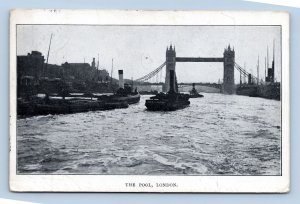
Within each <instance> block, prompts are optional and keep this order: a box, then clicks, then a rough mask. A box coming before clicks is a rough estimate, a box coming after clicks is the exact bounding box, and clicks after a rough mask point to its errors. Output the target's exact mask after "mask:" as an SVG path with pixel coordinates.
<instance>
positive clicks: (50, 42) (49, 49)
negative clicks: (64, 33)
mask: <svg viewBox="0 0 300 204" xmlns="http://www.w3.org/2000/svg"><path fill="white" fill-rule="evenodd" d="M52 36H53V33H51V36H50V43H49V48H48V53H47V61H46V69H47V67H48V60H49V54H50V48H51V41H52ZM43 77H45V69H43Z"/></svg>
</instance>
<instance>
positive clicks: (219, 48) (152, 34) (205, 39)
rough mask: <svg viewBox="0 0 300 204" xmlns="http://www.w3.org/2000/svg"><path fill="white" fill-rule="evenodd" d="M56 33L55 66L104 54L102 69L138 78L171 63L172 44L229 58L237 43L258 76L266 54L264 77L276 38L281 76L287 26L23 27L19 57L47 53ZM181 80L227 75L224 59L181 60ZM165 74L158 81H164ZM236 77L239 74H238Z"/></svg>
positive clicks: (185, 52) (242, 60)
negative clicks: (168, 55) (283, 28)
mask: <svg viewBox="0 0 300 204" xmlns="http://www.w3.org/2000/svg"><path fill="white" fill-rule="evenodd" d="M51 33H53V38H52V44H51V50H50V55H49V63H50V64H58V65H60V64H62V63H64V62H66V61H67V62H70V63H71V62H84V60H85V62H88V63H91V62H92V58H93V57H95V58H96V61H97V58H98V54H99V65H100V68H105V69H107V70H108V71H109V73H110V72H111V67H112V65H111V64H112V63H111V61H112V58H113V59H114V72H113V76H114V77H117V70H118V69H123V70H124V77H125V78H131V77H133V79H137V78H139V77H142V76H144V75H145V74H147V73H149V72H151V71H152V70H154V69H155V68H157V67H158V66H159V65H161V64H162V63H163V62H164V61H165V52H166V47H167V46H168V45H170V44H172V45H175V47H176V55H177V56H178V57H223V52H224V48H225V47H227V46H228V45H229V44H230V46H234V49H235V56H236V57H235V61H236V63H238V64H239V65H241V66H243V67H244V65H246V69H247V71H249V72H250V71H252V73H253V74H254V75H255V76H256V75H257V72H256V70H257V68H256V66H257V61H258V56H259V57H260V77H264V72H265V68H264V63H265V62H264V59H265V56H266V55H267V46H269V56H270V61H269V64H270V66H271V59H272V54H273V53H272V52H273V51H272V49H273V40H275V78H276V79H277V81H280V77H281V53H280V50H281V41H280V39H281V30H280V27H279V26H78V25H77V26H74V25H18V27H17V55H26V54H27V53H29V52H31V51H32V50H37V51H40V52H42V54H43V55H44V56H45V58H46V56H47V51H48V46H49V41H50V36H51ZM176 73H177V79H178V81H179V82H217V81H218V79H222V78H223V64H222V63H199V62H198V63H186V62H185V63H184V62H178V63H176ZM164 76H165V69H164V72H163V73H162V74H159V75H158V77H155V78H154V79H153V80H152V81H153V82H154V81H156V80H160V79H164ZM235 80H236V82H238V81H239V74H238V72H237V71H236V72H235Z"/></svg>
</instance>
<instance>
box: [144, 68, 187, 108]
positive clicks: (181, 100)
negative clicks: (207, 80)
mask: <svg viewBox="0 0 300 204" xmlns="http://www.w3.org/2000/svg"><path fill="white" fill-rule="evenodd" d="M175 84H176V83H175V73H174V70H170V90H169V91H168V93H166V94H165V93H159V94H156V95H155V96H152V97H150V99H148V100H146V103H145V106H146V107H147V109H148V110H150V111H175V110H178V109H182V108H186V107H187V106H189V105H190V101H189V94H182V93H177V92H176V91H175V90H178V89H175Z"/></svg>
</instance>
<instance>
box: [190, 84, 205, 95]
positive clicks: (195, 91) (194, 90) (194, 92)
mask: <svg viewBox="0 0 300 204" xmlns="http://www.w3.org/2000/svg"><path fill="white" fill-rule="evenodd" d="M202 97H204V96H203V95H202V94H199V93H198V91H197V90H196V89H195V83H193V89H192V90H191V91H190V98H202Z"/></svg>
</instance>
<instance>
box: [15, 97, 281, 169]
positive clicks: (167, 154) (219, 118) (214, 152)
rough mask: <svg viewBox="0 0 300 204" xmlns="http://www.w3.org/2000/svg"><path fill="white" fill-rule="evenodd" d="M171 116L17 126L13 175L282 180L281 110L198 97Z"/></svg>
mask: <svg viewBox="0 0 300 204" xmlns="http://www.w3.org/2000/svg"><path fill="white" fill-rule="evenodd" d="M204 95H205V97H204V98H196V99H190V101H191V105H190V107H188V108H185V109H183V110H178V111H174V112H149V111H147V110H146V107H145V106H144V104H145V99H147V98H149V96H142V98H141V101H140V103H139V104H136V105H131V106H130V107H129V108H128V109H117V110H110V111H96V112H87V113H76V114H69V115H48V116H38V117H31V118H26V119H18V121H17V161H18V167H17V171H18V173H26V174H28V173H29V174H45V173H46V174H49V173H52V174H145V175H161V174H163V175H166V174H176V175H181V174H188V175H219V174H225V175H280V174H281V119H280V117H281V113H280V112H281V111H280V102H279V101H274V100H267V99H262V98H250V97H245V96H235V95H233V96H227V95H222V94H204Z"/></svg>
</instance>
